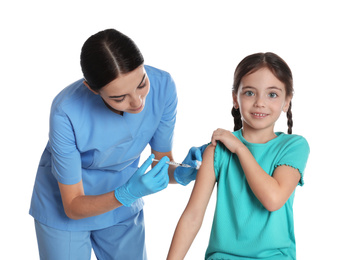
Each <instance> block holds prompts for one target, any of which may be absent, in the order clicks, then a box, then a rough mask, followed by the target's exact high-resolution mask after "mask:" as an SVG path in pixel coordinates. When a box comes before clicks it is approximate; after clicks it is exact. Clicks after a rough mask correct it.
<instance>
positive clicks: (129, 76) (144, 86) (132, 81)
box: [93, 65, 150, 115]
mask: <svg viewBox="0 0 342 260" xmlns="http://www.w3.org/2000/svg"><path fill="white" fill-rule="evenodd" d="M149 91H150V81H149V79H148V76H147V74H146V71H145V68H144V66H143V65H141V66H139V67H138V68H136V69H135V70H133V71H131V72H129V73H126V74H123V75H120V76H119V77H118V78H116V79H115V80H113V81H111V82H110V83H108V84H107V85H106V86H104V87H103V88H101V89H100V90H99V92H98V93H96V94H99V95H100V96H101V97H102V99H103V100H104V102H105V103H106V105H107V106H108V107H109V108H110V109H111V110H112V111H113V112H115V113H117V114H121V115H122V114H123V112H127V113H131V114H137V113H140V112H141V111H142V110H143V109H144V106H145V100H146V96H147V94H148V92H149ZM93 92H94V91H93Z"/></svg>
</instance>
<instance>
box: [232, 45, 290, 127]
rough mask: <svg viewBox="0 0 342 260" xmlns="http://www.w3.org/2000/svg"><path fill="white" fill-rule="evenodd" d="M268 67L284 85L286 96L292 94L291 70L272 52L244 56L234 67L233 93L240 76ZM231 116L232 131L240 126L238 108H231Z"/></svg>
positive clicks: (288, 115)
mask: <svg viewBox="0 0 342 260" xmlns="http://www.w3.org/2000/svg"><path fill="white" fill-rule="evenodd" d="M264 67H266V68H268V69H269V70H270V71H272V73H273V74H274V76H275V77H277V79H279V80H280V81H281V82H283V83H284V85H285V90H286V96H287V97H288V96H292V95H293V79H292V72H291V70H290V68H289V66H288V65H287V64H286V62H285V61H284V60H283V59H282V58H280V57H279V56H278V55H276V54H274V53H272V52H266V53H255V54H252V55H249V56H247V57H245V58H244V59H243V60H242V61H241V62H240V63H239V64H238V66H237V67H236V69H235V73H234V83H233V93H234V94H237V92H238V89H239V86H240V83H241V80H242V78H243V77H244V76H245V75H247V74H251V73H253V72H255V71H257V70H258V69H261V68H264ZM291 107H292V103H291V102H290V106H289V109H288V111H287V126H288V130H287V133H288V134H292V126H293V121H292V112H291ZM232 116H233V117H234V131H237V130H239V129H241V128H242V121H241V114H240V109H239V108H237V109H235V108H234V107H233V108H232Z"/></svg>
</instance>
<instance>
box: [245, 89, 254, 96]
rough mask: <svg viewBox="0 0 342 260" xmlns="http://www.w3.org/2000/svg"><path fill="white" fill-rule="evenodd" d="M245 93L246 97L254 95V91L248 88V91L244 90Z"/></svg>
mask: <svg viewBox="0 0 342 260" xmlns="http://www.w3.org/2000/svg"><path fill="white" fill-rule="evenodd" d="M245 95H246V96H247V97H251V96H254V93H253V91H250V90H248V91H246V92H245Z"/></svg>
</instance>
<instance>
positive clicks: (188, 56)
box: [0, 0, 342, 260]
mask: <svg viewBox="0 0 342 260" xmlns="http://www.w3.org/2000/svg"><path fill="white" fill-rule="evenodd" d="M0 5H1V6H0V27H1V40H0V44H1V45H0V46H1V48H0V51H1V56H0V64H1V67H0V73H1V76H0V86H1V94H0V95H1V102H0V106H1V107H0V108H1V109H0V111H1V127H0V129H1V130H0V131H1V135H0V137H1V157H0V158H1V166H2V167H1V176H2V177H1V182H0V200H1V204H0V205H1V216H0V218H1V221H0V225H1V229H0V230H1V233H0V234H1V237H2V238H3V239H2V241H3V242H2V244H1V251H0V254H1V255H0V258H4V256H7V257H6V258H7V259H38V249H37V245H36V238H35V232H34V226H33V219H32V218H31V217H30V216H29V215H28V210H29V206H30V199H31V193H32V189H33V184H34V179H35V174H36V169H37V166H38V162H39V159H40V156H41V153H42V151H43V148H44V147H45V144H46V142H47V136H48V117H49V110H50V105H51V101H52V99H53V97H54V96H55V95H56V94H57V93H58V92H59V91H60V90H61V89H62V88H64V87H65V86H67V85H68V84H70V83H71V82H74V81H75V80H77V79H79V78H81V77H82V74H81V70H80V66H79V54H80V49H81V46H82V44H83V42H84V41H85V40H86V39H87V38H88V37H89V36H90V35H92V34H94V33H96V32H98V31H100V30H103V29H107V28H116V29H118V30H120V31H121V32H123V33H125V34H126V35H128V36H130V37H131V38H132V39H133V40H134V41H135V42H136V43H137V45H138V46H139V48H140V49H141V51H142V53H143V55H144V57H145V61H146V62H145V63H146V64H149V65H152V66H155V67H158V68H160V69H163V70H166V71H168V72H170V73H171V74H172V76H173V78H174V80H175V82H176V84H177V89H178V96H179V106H178V118H177V124H176V130H175V141H174V156H175V159H176V160H177V161H181V160H182V159H183V158H184V157H185V156H186V154H187V151H188V149H189V148H190V147H191V146H199V145H202V144H204V143H206V142H208V141H210V137H211V133H212V131H213V130H215V129H216V128H218V127H221V128H227V129H230V130H232V128H233V119H232V117H231V115H230V109H231V107H232V100H231V85H232V79H233V71H234V69H235V67H236V65H237V64H238V62H239V61H240V60H241V59H242V58H244V57H245V56H247V55H249V54H252V53H255V52H260V51H261V52H265V51H272V52H275V53H277V54H279V55H280V56H281V57H282V58H284V59H285V60H286V61H287V63H288V64H289V66H290V67H291V69H292V71H293V75H294V88H295V96H294V99H293V114H294V133H295V134H300V135H303V136H305V137H306V138H307V140H308V141H309V144H310V147H311V154H310V158H309V161H308V165H307V168H306V171H305V178H304V180H305V185H304V186H303V187H298V188H297V192H296V199H295V204H294V212H295V231H296V238H297V256H298V259H337V258H338V256H340V248H341V242H342V240H341V236H340V234H341V232H342V228H341V219H342V214H341V212H342V210H340V208H341V198H342V196H341V194H342V193H341V181H342V178H341V173H342V171H341V167H340V162H341V150H340V148H341V146H342V142H341V138H340V131H341V128H340V125H341V123H340V119H341V113H340V108H341V96H340V93H341V80H340V75H341V69H342V66H341V61H342V54H341V46H342V40H341V24H342V18H341V8H340V7H339V6H340V5H338V1H329V0H325V1H289V0H288V1H228V0H227V1H216V0H211V1H199V0H197V1H190V0H188V1H186V0H183V1H123V0H120V1H103V0H97V1H86V0H83V1H71V0H70V1H34V0H33V1H24V0H19V1H2V2H1V4H0ZM276 130H277V131H286V118H285V117H281V118H280V119H279V122H278V124H277V126H276ZM148 149H149V148H148ZM147 152H148V151H146V152H144V154H143V155H142V160H145V158H146V157H147ZM191 190H192V184H190V185H188V186H187V187H183V186H181V185H170V186H169V187H168V188H167V189H166V190H164V191H162V192H160V193H157V194H155V195H151V196H148V197H146V199H145V202H146V206H145V222H146V243H147V252H148V256H149V259H150V260H160V259H165V257H166V254H167V251H168V248H169V244H170V241H171V238H172V235H173V231H174V228H175V226H176V223H177V221H178V219H179V216H180V215H181V213H182V211H183V209H184V207H185V205H186V203H187V201H188V198H189V195H190V192H191ZM214 204H215V192H214V193H213V196H212V199H211V202H210V205H209V207H208V210H207V214H206V216H205V219H204V223H203V226H202V229H201V230H200V232H199V234H198V235H197V237H196V240H195V241H194V243H193V246H192V247H191V249H190V251H189V253H188V255H187V258H186V259H191V260H192V259H203V257H204V252H205V249H206V246H207V243H208V239H209V233H210V229H211V222H212V216H213V213H214Z"/></svg>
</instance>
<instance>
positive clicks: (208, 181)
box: [167, 145, 216, 260]
mask: <svg viewBox="0 0 342 260" xmlns="http://www.w3.org/2000/svg"><path fill="white" fill-rule="evenodd" d="M214 152H215V147H214V146H213V145H209V146H208V147H207V149H206V150H205V152H204V154H203V162H202V165H201V168H200V169H199V170H198V173H197V178H196V182H195V185H194V188H193V191H192V194H191V196H190V199H189V202H188V205H187V206H186V208H185V210H184V212H183V214H182V216H181V218H180V220H179V222H178V224H177V227H176V230H175V233H174V236H173V239H172V243H171V247H170V250H169V254H168V256H167V259H168V260H176V259H177V260H178V259H184V257H185V255H186V253H187V252H188V250H189V248H190V246H191V244H192V242H193V240H194V239H195V237H196V235H197V233H198V231H199V229H200V227H201V225H202V221H203V218H204V214H205V211H206V208H207V206H208V203H209V200H210V197H211V194H212V191H213V189H214V185H215V182H216V178H215V171H214Z"/></svg>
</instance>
